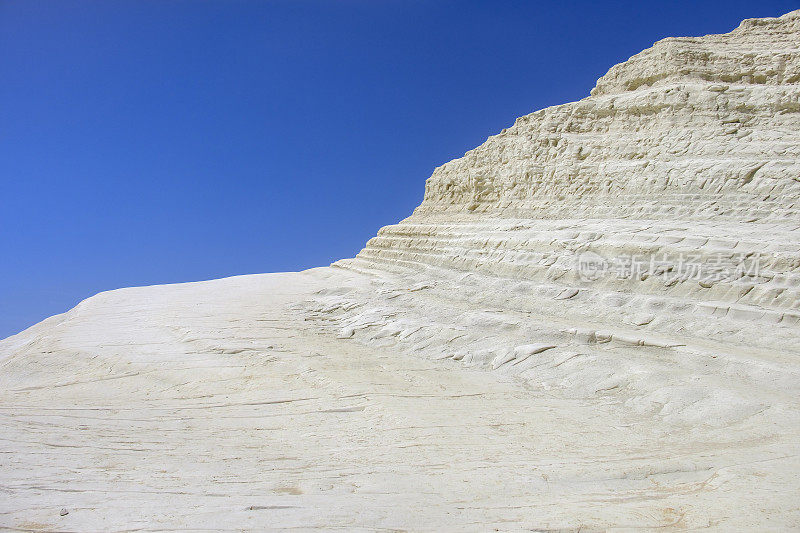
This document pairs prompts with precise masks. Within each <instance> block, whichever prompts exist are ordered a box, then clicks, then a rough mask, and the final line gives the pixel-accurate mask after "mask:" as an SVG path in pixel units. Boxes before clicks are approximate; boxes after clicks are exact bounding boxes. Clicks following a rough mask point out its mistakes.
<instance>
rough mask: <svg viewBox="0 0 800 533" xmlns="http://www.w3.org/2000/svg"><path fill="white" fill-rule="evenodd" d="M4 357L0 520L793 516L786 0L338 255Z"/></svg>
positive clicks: (164, 295)
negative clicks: (780, 9)
mask: <svg viewBox="0 0 800 533" xmlns="http://www.w3.org/2000/svg"><path fill="white" fill-rule="evenodd" d="M0 360H2V363H1V364H2V368H0V386H2V392H0V398H2V404H0V405H2V408H0V412H1V413H2V414H3V416H4V417H5V419H6V425H5V427H6V433H5V435H6V437H5V438H4V439H2V440H0V442H2V449H0V451H2V452H3V453H4V457H8V458H10V460H9V461H8V462H5V464H4V465H0V472H2V473H3V474H2V477H3V479H4V490H5V491H6V500H5V503H0V511H1V513H0V526H8V527H15V528H22V529H25V528H26V527H28V526H26V524H31V523H36V524H40V525H41V524H45V525H44V526H42V527H44V528H56V527H58V528H59V529H64V528H72V529H86V528H87V527H89V528H95V529H109V528H122V527H128V528H132V527H133V526H136V527H154V526H155V525H158V526H159V527H165V528H197V527H204V528H206V527H212V528H213V527H230V528H242V527H244V528H247V527H258V525H259V524H261V525H263V524H264V523H265V522H260V521H259V520H268V522H267V523H269V524H270V525H271V526H272V527H287V528H288V527H312V528H313V527H319V528H329V529H333V528H358V527H366V528H378V527H382V528H389V529H391V528H397V529H412V530H417V529H422V530H428V529H439V530H441V529H459V530H486V529H490V528H492V527H495V528H499V529H507V528H511V529H515V530H516V529H523V528H529V529H558V528H575V529H580V528H584V529H602V528H611V527H617V526H618V527H623V528H633V529H640V528H650V527H659V528H708V529H718V530H732V529H737V530H742V529H759V530H763V529H770V528H772V529H792V528H797V527H800V511H798V508H797V502H796V500H797V494H798V490H800V484H798V481H797V476H798V473H800V460H799V459H798V457H800V400H798V398H800V11H795V12H792V13H789V14H787V15H784V16H783V17H780V18H775V19H753V20H746V21H744V22H743V23H742V24H741V25H740V26H739V27H738V28H736V29H735V30H734V31H732V32H730V33H727V34H723V35H709V36H705V37H697V38H669V39H664V40H662V41H659V42H657V43H656V44H655V45H654V46H653V47H652V48H650V49H648V50H645V51H643V52H641V53H640V54H637V55H636V56H634V57H632V58H631V59H629V60H628V61H626V62H624V63H622V64H619V65H616V66H614V67H612V68H611V69H610V70H609V72H608V73H607V74H606V75H605V76H603V77H602V78H601V79H600V80H598V82H597V86H596V87H595V89H594V90H593V91H592V93H591V95H590V96H588V97H587V98H585V99H583V100H581V101H579V102H574V103H569V104H564V105H560V106H555V107H551V108H547V109H543V110H540V111H537V112H535V113H532V114H530V115H527V116H525V117H521V118H519V119H517V120H516V122H515V123H514V124H513V125H512V126H511V127H509V128H508V129H505V130H503V131H502V132H501V133H500V134H499V135H496V136H493V137H490V138H489V139H488V140H487V141H486V142H485V143H484V144H483V145H481V146H479V147H478V148H475V149H474V150H471V151H470V152H468V153H467V154H465V155H464V157H463V158H460V159H457V160H454V161H451V162H449V163H447V164H445V165H443V166H441V167H439V168H437V169H436V170H435V172H434V173H433V175H432V176H431V177H430V178H429V179H428V181H427V184H426V189H425V196H424V199H423V201H422V204H421V205H420V206H419V207H418V208H417V209H416V210H415V211H414V213H413V214H412V215H411V216H409V217H408V218H407V219H405V220H403V221H401V222H400V223H398V224H396V225H392V226H388V227H385V228H382V229H381V230H380V232H379V233H378V235H377V236H376V237H375V238H373V239H371V240H370V241H369V243H367V245H366V247H365V248H364V249H363V250H362V251H361V252H360V253H359V254H358V256H357V257H355V258H353V259H347V260H342V261H339V262H337V263H335V264H334V265H332V267H329V268H322V269H314V270H312V271H307V272H303V273H297V274H280V275H265V276H248V277H240V278H231V279H227V280H219V281H214V282H205V283H196V284H185V285H175V286H164V287H147V288H137V289H123V290H120V291H112V292H110V293H103V294H101V295H98V296H96V297H93V298H90V299H89V300H86V301H85V302H83V303H81V304H80V305H79V306H78V307H76V308H75V309H73V310H72V311H70V312H68V313H66V314H64V315H60V316H57V317H53V318H51V319H48V320H47V321H45V322H43V323H41V324H39V325H37V326H34V327H33V328H31V329H30V330H27V331H26V332H23V333H21V334H19V335H16V336H14V337H11V338H9V339H6V340H5V341H2V342H0ZM34 479H35V481H31V480H34ZM479 480H480V481H479ZM187 486H192V487H194V488H195V489H194V490H187V489H186V487H187ZM164 494H170V495H171V496H170V498H171V499H170V500H169V501H166V500H164V498H163V497H162V496H163V495H164ZM120 495H124V496H120ZM61 509H66V510H68V513H67V514H63V515H60V514H59V510H61ZM142 509H144V511H142ZM193 509H201V512H199V513H195V512H194V511H192V510H193ZM258 513H264V515H259V514H258ZM266 515H268V518H267V517H266ZM221 516H225V517H226V518H220V517H221ZM259 516H260V518H259ZM31 527H32V526H31Z"/></svg>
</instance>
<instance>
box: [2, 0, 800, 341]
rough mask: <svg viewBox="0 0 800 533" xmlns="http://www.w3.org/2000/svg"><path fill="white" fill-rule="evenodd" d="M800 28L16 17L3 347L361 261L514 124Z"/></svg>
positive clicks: (312, 7)
mask: <svg viewBox="0 0 800 533" xmlns="http://www.w3.org/2000/svg"><path fill="white" fill-rule="evenodd" d="M798 8H800V0H796V1H769V0H760V1H749V2H744V1H736V0H724V1H692V2H681V1H669V2H667V1H665V2H609V1H604V2H596V1H591V2H588V1H587V2H534V1H529V2H510V1H497V0H492V1H484V2H472V1H437V0H427V1H425V0H405V1H399V0H398V1H395V0H361V1H356V0H327V1H306V0H288V1H270V0H259V1H244V0H219V1H213V2H212V1H204V0H185V1H178V0H174V1H172V0H158V1H156V0H138V1H123V0H114V1H106V0H101V1H91V2H89V1H69V0H53V1H49V2H41V1H36V0H19V1H13V0H0V80H2V81H0V185H2V195H0V254H1V255H0V338H2V337H5V336H7V335H11V334H13V333H16V332H18V331H20V330H22V329H24V328H26V327H28V326H30V325H32V324H33V323H35V322H37V321H39V320H41V319H43V318H45V317H47V316H50V315H53V314H57V313H61V312H64V311H66V310H68V309H69V308H71V307H72V306H74V305H75V304H76V303H78V302H79V301H80V300H82V299H83V298H86V297H89V296H91V295H93V294H95V293H97V292H99V291H103V290H108V289H114V288H118V287H125V286H134V285H150V284H158V283H173V282H180V281H193V280H202V279H212V278H219V277H224V276H230V275H235V274H247V273H256V272H271V271H286V270H301V269H305V268H309V267H313V266H321V265H327V264H329V263H330V262H331V261H334V260H336V259H339V258H342V257H349V256H353V255H354V254H355V253H356V252H357V251H358V250H359V249H360V248H361V246H362V245H363V244H364V242H366V240H367V239H369V238H370V237H371V236H372V235H374V234H375V233H376V231H377V230H378V228H379V227H381V226H383V225H386V224H391V223H393V222H396V221H397V220H399V219H401V218H403V217H405V216H407V215H408V214H410V213H411V210H412V209H413V208H414V207H415V206H416V205H417V204H418V203H419V202H420V201H421V199H422V194H423V190H424V182H425V179H426V178H427V177H428V176H429V175H430V173H431V172H432V170H433V169H434V168H435V167H436V166H438V165H441V164H443V163H445V162H447V161H448V160H450V159H453V158H456V157H460V156H461V155H463V153H464V152H465V151H467V150H469V149H470V148H473V147H474V146H476V145H478V144H480V143H481V142H483V141H484V140H485V139H486V137H487V136H488V135H491V134H494V133H497V132H499V131H500V130H501V129H502V128H504V127H507V126H509V125H511V124H512V123H513V122H514V119H515V118H516V117H517V116H520V115H524V114H527V113H530V112H532V111H535V110H536V109H539V108H542V107H545V106H549V105H554V104H559V103H563V102H567V101H571V100H577V99H580V98H582V97H584V96H587V95H588V93H589V90H590V89H591V88H592V87H593V86H594V83H595V81H596V80H597V78H598V77H600V76H601V75H603V74H604V73H605V72H606V70H608V68H609V67H611V66H612V65H613V64H615V63H618V62H620V61H624V60H625V59H627V58H628V57H629V56H631V55H633V54H635V53H637V52H639V51H640V50H642V49H644V48H647V47H648V46H650V45H652V43H653V42H654V41H656V40H658V39H661V38H663V37H667V36H671V35H703V34H707V33H720V32H726V31H729V30H731V29H733V28H734V27H735V26H737V25H738V23H739V21H740V20H741V19H743V18H748V17H765V16H778V15H781V14H783V13H785V12H787V11H791V10H792V9H798Z"/></svg>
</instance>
